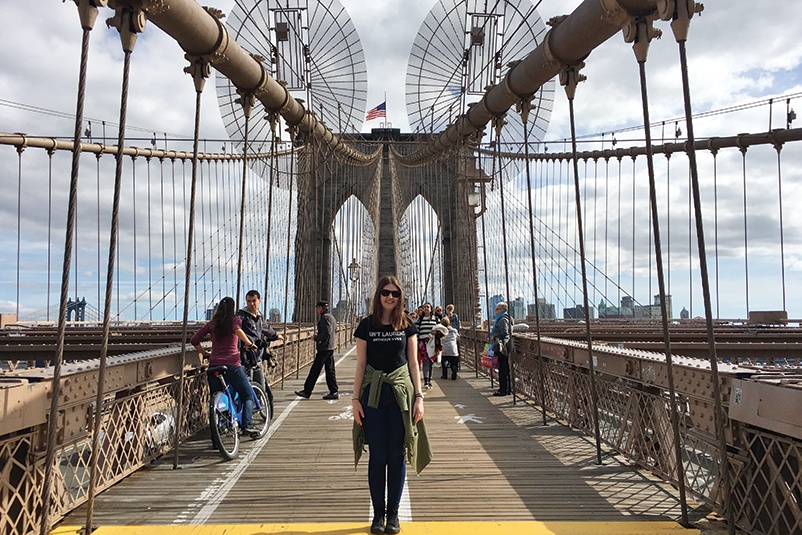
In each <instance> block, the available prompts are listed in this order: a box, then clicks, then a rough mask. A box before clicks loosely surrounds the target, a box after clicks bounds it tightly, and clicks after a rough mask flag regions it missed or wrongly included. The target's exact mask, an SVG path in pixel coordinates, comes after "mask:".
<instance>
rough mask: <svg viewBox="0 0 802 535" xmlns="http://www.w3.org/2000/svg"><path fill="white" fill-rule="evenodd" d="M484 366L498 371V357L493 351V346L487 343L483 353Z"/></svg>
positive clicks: (482, 361)
mask: <svg viewBox="0 0 802 535" xmlns="http://www.w3.org/2000/svg"><path fill="white" fill-rule="evenodd" d="M481 364H482V366H484V367H485V368H491V369H497V368H498V356H497V355H496V353H495V352H494V351H493V344H491V343H490V342H487V343H486V344H485V348H484V350H483V351H482V360H481Z"/></svg>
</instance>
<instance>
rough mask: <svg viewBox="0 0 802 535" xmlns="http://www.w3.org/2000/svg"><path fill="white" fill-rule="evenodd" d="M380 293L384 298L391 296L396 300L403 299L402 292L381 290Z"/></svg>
mask: <svg viewBox="0 0 802 535" xmlns="http://www.w3.org/2000/svg"><path fill="white" fill-rule="evenodd" d="M379 293H381V294H382V297H389V296H391V295H392V296H393V297H395V298H396V299H398V298H399V297H401V290H381V291H380V292H379Z"/></svg>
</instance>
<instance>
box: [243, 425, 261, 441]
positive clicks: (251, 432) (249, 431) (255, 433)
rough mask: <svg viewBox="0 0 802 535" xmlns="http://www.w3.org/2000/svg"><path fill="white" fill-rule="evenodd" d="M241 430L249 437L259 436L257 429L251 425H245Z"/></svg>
mask: <svg viewBox="0 0 802 535" xmlns="http://www.w3.org/2000/svg"><path fill="white" fill-rule="evenodd" d="M242 432H243V434H245V435H248V436H249V437H251V438H256V437H258V436H259V430H258V429H256V428H255V427H254V426H252V425H247V426H245V428H244V429H243V430H242Z"/></svg>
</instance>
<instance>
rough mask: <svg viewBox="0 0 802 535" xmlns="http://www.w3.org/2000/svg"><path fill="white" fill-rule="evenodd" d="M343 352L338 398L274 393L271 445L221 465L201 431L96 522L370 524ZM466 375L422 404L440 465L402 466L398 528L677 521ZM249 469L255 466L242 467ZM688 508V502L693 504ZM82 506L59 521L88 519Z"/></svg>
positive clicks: (651, 488)
mask: <svg viewBox="0 0 802 535" xmlns="http://www.w3.org/2000/svg"><path fill="white" fill-rule="evenodd" d="M343 355H344V354H342V353H338V354H337V358H341V357H342V360H341V361H340V362H339V363H338V365H337V376H338V382H339V384H340V388H341V392H340V393H341V397H340V399H339V400H337V401H324V400H322V399H321V396H322V395H323V394H324V393H325V382H324V381H323V380H322V375H321V381H320V382H319V383H318V387H317V390H316V391H315V392H314V393H313V395H312V398H311V399H308V400H306V399H300V398H297V397H296V396H295V395H294V394H293V391H294V390H296V389H299V388H300V386H301V384H302V381H303V379H304V377H301V378H300V379H299V380H294V381H287V382H286V383H285V387H284V389H283V390H276V391H275V397H276V411H275V412H276V414H275V417H274V421H273V427H272V429H271V434H270V435H269V437H268V439H267V440H262V441H257V442H252V441H249V440H246V441H244V442H243V447H242V449H241V451H240V456H239V458H238V459H237V460H235V461H231V462H223V461H222V460H221V458H220V456H219V454H218V453H217V452H216V451H215V450H213V449H211V443H210V440H209V437H208V433H201V434H200V435H198V436H196V437H194V438H193V439H192V440H190V441H189V442H188V443H186V444H185V445H183V446H182V450H181V456H180V468H179V469H178V470H173V469H172V454H168V457H165V458H163V459H161V460H158V461H156V462H155V463H152V464H151V465H150V466H148V467H146V468H144V469H142V470H140V471H139V472H137V473H136V474H134V475H132V476H131V477H129V478H127V479H126V480H125V481H123V482H121V483H120V484H118V485H116V486H115V487H113V488H111V489H109V490H108V491H106V492H105V493H103V494H102V495H100V496H98V497H97V499H96V501H95V512H94V524H96V525H100V526H103V525H170V524H193V523H194V524H198V523H203V524H229V523H234V524H262V523H316V522H364V521H366V520H367V519H368V518H369V516H370V498H369V494H368V488H367V455H364V456H363V458H362V460H361V462H360V464H359V467H358V468H357V469H356V470H355V469H354V463H353V449H352V447H351V427H352V425H353V420H352V418H351V413H350V398H351V396H350V394H351V388H352V385H353V370H354V363H355V354H354V353H353V352H351V353H350V354H347V355H344V356H343ZM491 391H492V389H491V387H490V384H489V382H488V381H487V380H486V379H484V378H478V379H477V378H474V374H473V372H471V371H466V372H464V373H462V374H461V376H460V377H459V379H458V380H456V381H451V380H440V379H439V370H435V386H434V389H432V390H431V391H429V392H428V394H427V396H426V400H425V410H426V415H425V419H426V424H427V430H428V432H429V435H430V440H431V443H432V449H433V451H434V460H433V462H432V463H431V464H430V465H429V467H427V468H426V470H424V471H423V472H422V473H421V474H420V475H419V476H416V475H415V474H414V472H413V471H412V470H411V469H410V470H408V474H407V478H408V482H407V486H406V489H405V494H406V495H407V496H408V498H409V504H408V506H406V508H405V506H404V504H402V511H401V516H402V520H405V521H409V520H411V519H412V520H415V521H416V522H439V521H452V522H456V521H477V522H478V521H532V520H537V521H541V522H549V521H552V522H557V521H597V522H598V521H609V522H615V521H634V520H641V521H643V520H653V521H666V520H677V519H679V517H680V507H679V501H678V498H677V495H676V493H675V492H674V490H673V489H672V488H671V487H670V486H668V485H665V484H663V483H662V482H660V481H658V480H656V479H654V478H653V477H651V476H649V475H648V474H645V473H643V472H641V471H639V470H637V469H636V468H634V467H632V466H628V465H626V464H623V463H622V462H620V461H619V460H618V459H617V458H614V457H612V456H606V457H605V458H604V463H603V465H601V466H598V465H596V464H595V459H596V454H595V446H594V443H593V441H592V440H591V439H588V438H586V437H583V436H581V435H580V434H578V433H576V432H574V431H573V430H571V429H569V428H566V427H564V426H562V425H560V424H558V423H556V422H550V423H549V424H548V425H546V426H543V425H542V416H541V413H540V412H539V411H538V410H537V409H536V408H534V407H532V406H530V405H528V404H526V403H523V402H519V403H517V404H516V405H513V403H512V398H511V397H503V398H496V397H493V396H491V395H490V394H491ZM246 461H249V462H246ZM691 505H693V504H691ZM85 515H86V513H85V510H84V508H81V509H79V510H77V511H75V512H73V513H72V514H71V515H70V516H69V517H67V518H66V519H65V520H64V521H63V522H62V525H81V524H83V523H84V522H85Z"/></svg>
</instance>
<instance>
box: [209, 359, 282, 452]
mask: <svg viewBox="0 0 802 535" xmlns="http://www.w3.org/2000/svg"><path fill="white" fill-rule="evenodd" d="M208 371H209V373H211V374H213V375H214V376H215V377H217V378H218V379H219V380H220V382H221V383H222V385H223V390H222V391H221V392H215V393H214V394H213V395H212V400H211V404H210V406H209V407H210V408H209V427H210V430H211V433H212V442H213V443H214V444H215V446H216V447H217V449H218V450H219V451H220V454H221V455H222V456H223V458H224V459H225V460H227V461H230V460H232V459H234V458H235V457H236V456H237V453H239V436H240V432H241V431H242V429H243V425H242V409H243V403H242V401H241V400H240V398H239V395H238V394H237V392H236V391H235V390H234V387H232V386H231V385H229V384H228V383H226V380H225V375H226V372H227V371H228V366H210V367H209V370H208ZM250 385H251V388H252V389H253V398H254V407H253V427H254V428H255V429H257V430H258V432H257V433H253V434H251V435H250V436H251V438H253V439H258V438H262V437H263V436H265V434H266V433H267V429H268V427H270V420H271V419H272V414H271V412H272V409H271V404H270V402H269V401H268V398H267V395H265V392H264V390H262V388H261V387H260V386H259V385H258V384H256V383H250Z"/></svg>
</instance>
